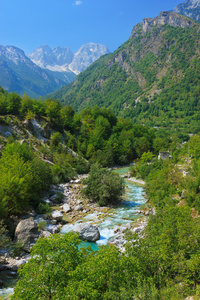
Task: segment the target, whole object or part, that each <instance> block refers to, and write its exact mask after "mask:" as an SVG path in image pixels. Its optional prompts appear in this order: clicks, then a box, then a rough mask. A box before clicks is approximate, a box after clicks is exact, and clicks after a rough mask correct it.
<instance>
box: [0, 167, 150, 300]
mask: <svg viewBox="0 0 200 300" xmlns="http://www.w3.org/2000/svg"><path fill="white" fill-rule="evenodd" d="M128 171H129V167H125V168H120V169H117V170H116V172H117V173H119V174H121V175H123V174H125V173H127V172H128ZM125 185H126V187H125V196H124V198H123V201H122V202H121V204H120V205H118V206H117V207H115V208H112V209H110V210H109V212H107V213H106V214H104V213H101V212H94V213H91V214H87V215H86V216H85V217H84V218H82V219H81V220H79V221H77V222H76V223H74V224H66V225H65V226H63V227H62V230H61V233H62V234H64V233H67V232H69V231H71V230H73V229H74V228H75V226H76V225H77V224H78V223H80V222H90V223H91V224H95V225H97V226H98V227H99V230H100V240H99V241H97V242H96V243H88V242H82V244H81V246H82V247H83V246H88V245H90V246H91V247H92V249H93V250H98V247H99V246H100V245H105V244H107V242H108V240H109V239H110V238H112V237H114V236H115V235H116V231H117V230H118V229H120V228H121V227H123V226H125V225H127V224H128V223H132V222H133V221H134V220H136V219H137V218H138V217H139V215H138V210H140V207H141V205H143V204H144V203H145V202H146V200H145V196H144V190H143V187H142V185H139V184H135V183H134V182H132V181H130V180H128V179H125ZM8 284H9V283H8ZM12 292H13V288H12V287H10V286H7V287H5V288H3V289H0V300H3V299H4V300H5V299H9V295H10V294H11V293H12Z"/></svg>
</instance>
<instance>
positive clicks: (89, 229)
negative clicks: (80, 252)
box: [74, 223, 100, 242]
mask: <svg viewBox="0 0 200 300" xmlns="http://www.w3.org/2000/svg"><path fill="white" fill-rule="evenodd" d="M74 232H76V233H78V234H79V238H80V239H81V240H84V241H88V242H96V241H98V240H99V239H100V232H99V229H98V227H97V226H95V225H91V224H90V223H82V224H79V225H77V227H76V228H75V230H74Z"/></svg>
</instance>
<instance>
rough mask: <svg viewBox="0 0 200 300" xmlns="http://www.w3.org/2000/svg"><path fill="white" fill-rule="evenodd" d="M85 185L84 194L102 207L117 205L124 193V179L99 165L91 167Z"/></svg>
mask: <svg viewBox="0 0 200 300" xmlns="http://www.w3.org/2000/svg"><path fill="white" fill-rule="evenodd" d="M85 183H86V185H87V187H86V188H84V189H83V193H84V194H85V195H86V196H87V197H89V198H91V199H92V200H93V201H95V202H97V203H98V204H99V205H101V206H103V205H106V204H109V203H116V202H117V201H119V199H120V197H121V196H122V194H123V192H124V183H123V179H122V178H121V177H120V176H119V175H118V174H116V173H114V172H113V171H111V170H108V169H106V168H102V167H101V166H100V165H99V164H94V165H92V166H91V170H90V173H89V176H88V178H87V179H86V180H85Z"/></svg>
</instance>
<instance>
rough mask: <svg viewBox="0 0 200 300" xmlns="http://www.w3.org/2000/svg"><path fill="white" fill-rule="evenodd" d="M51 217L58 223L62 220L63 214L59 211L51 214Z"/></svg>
mask: <svg viewBox="0 0 200 300" xmlns="http://www.w3.org/2000/svg"><path fill="white" fill-rule="evenodd" d="M51 216H52V218H53V219H54V220H56V221H58V222H59V221H61V220H62V217H63V214H62V213H61V211H59V210H55V211H53V212H52V214H51Z"/></svg>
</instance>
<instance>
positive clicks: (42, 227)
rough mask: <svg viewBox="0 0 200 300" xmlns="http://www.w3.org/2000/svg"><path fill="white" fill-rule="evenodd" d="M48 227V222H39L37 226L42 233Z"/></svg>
mask: <svg viewBox="0 0 200 300" xmlns="http://www.w3.org/2000/svg"><path fill="white" fill-rule="evenodd" d="M46 226H47V221H45V220H42V221H39V223H38V224H37V227H38V230H40V231H43V230H44V229H45V227H46Z"/></svg>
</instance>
